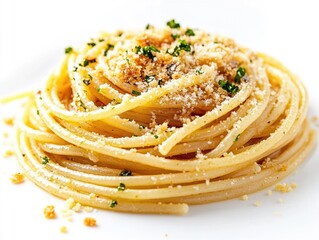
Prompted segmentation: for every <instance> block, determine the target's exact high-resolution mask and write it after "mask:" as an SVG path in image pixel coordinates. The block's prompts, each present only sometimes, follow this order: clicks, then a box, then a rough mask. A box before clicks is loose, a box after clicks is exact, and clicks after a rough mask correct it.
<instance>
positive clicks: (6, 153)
mask: <svg viewBox="0 0 319 240" xmlns="http://www.w3.org/2000/svg"><path fill="white" fill-rule="evenodd" d="M13 155H14V152H13V151H12V150H7V151H5V153H4V155H3V157H5V158H8V157H11V156H13Z"/></svg>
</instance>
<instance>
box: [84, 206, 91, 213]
mask: <svg viewBox="0 0 319 240" xmlns="http://www.w3.org/2000/svg"><path fill="white" fill-rule="evenodd" d="M83 209H84V211H85V212H88V213H90V212H92V211H93V208H92V207H83Z"/></svg>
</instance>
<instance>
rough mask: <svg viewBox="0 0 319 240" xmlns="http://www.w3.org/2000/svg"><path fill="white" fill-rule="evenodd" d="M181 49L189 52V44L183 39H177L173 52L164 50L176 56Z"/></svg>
mask: <svg viewBox="0 0 319 240" xmlns="http://www.w3.org/2000/svg"><path fill="white" fill-rule="evenodd" d="M181 50H184V51H186V52H190V51H191V45H190V44H189V43H187V42H186V41H185V40H179V45H178V46H176V47H175V48H174V50H173V52H169V51H168V50H167V51H166V52H167V53H168V54H170V55H172V56H174V57H178V56H179V53H180V51H181Z"/></svg>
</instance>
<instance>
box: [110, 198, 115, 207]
mask: <svg viewBox="0 0 319 240" xmlns="http://www.w3.org/2000/svg"><path fill="white" fill-rule="evenodd" d="M116 206H117V201H116V200H112V201H111V204H110V208H115V207H116Z"/></svg>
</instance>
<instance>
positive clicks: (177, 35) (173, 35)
mask: <svg viewBox="0 0 319 240" xmlns="http://www.w3.org/2000/svg"><path fill="white" fill-rule="evenodd" d="M180 36H181V35H180V34H174V33H172V34H171V37H172V38H173V39H174V40H176V39H177V38H179V37H180Z"/></svg>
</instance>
